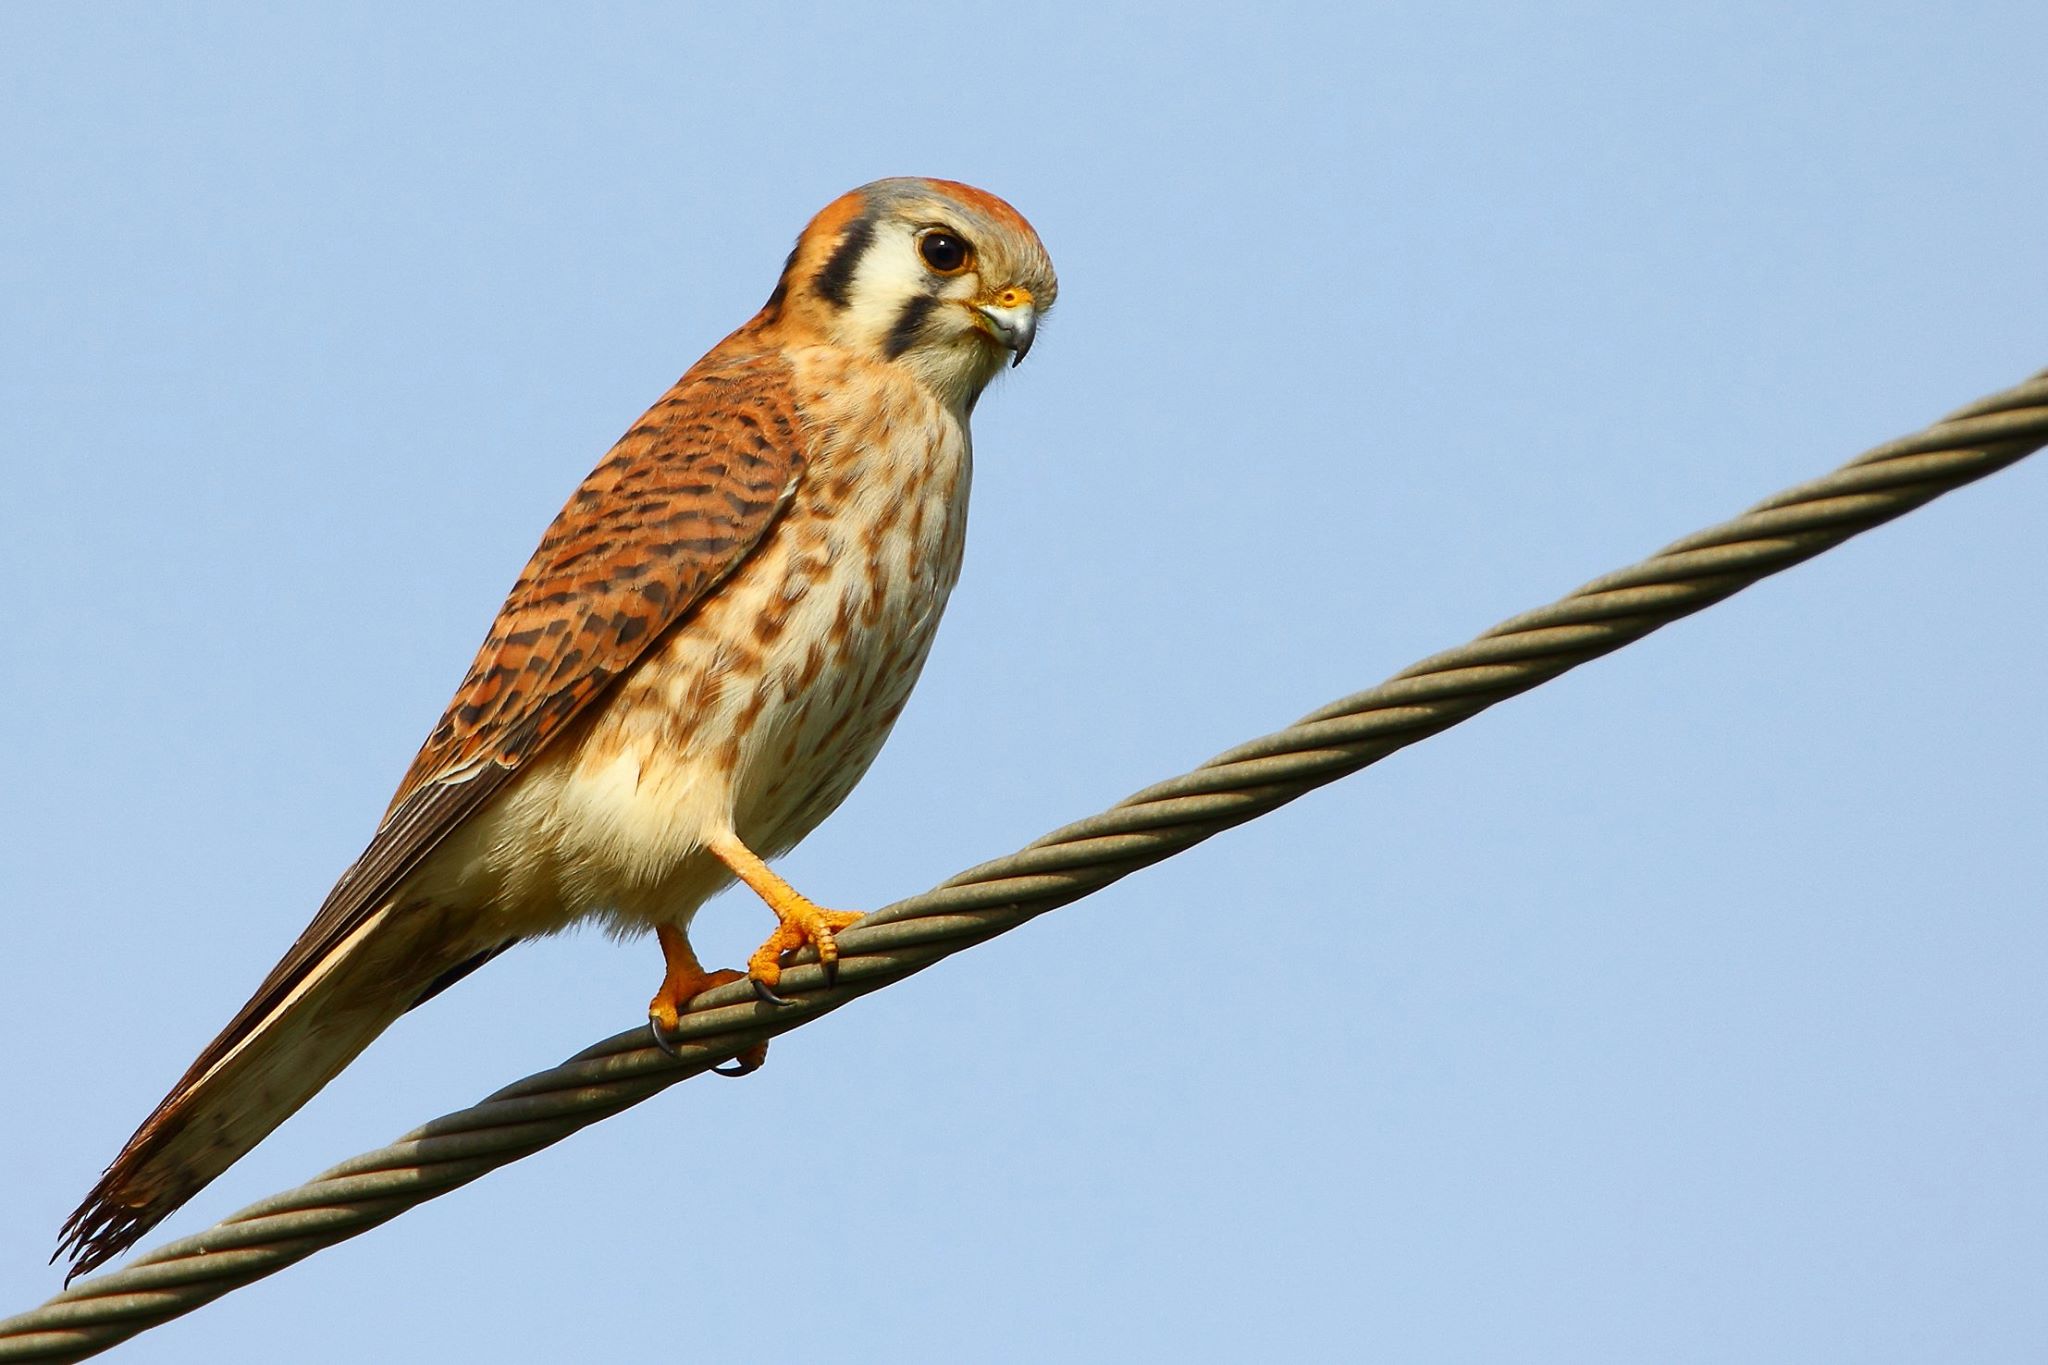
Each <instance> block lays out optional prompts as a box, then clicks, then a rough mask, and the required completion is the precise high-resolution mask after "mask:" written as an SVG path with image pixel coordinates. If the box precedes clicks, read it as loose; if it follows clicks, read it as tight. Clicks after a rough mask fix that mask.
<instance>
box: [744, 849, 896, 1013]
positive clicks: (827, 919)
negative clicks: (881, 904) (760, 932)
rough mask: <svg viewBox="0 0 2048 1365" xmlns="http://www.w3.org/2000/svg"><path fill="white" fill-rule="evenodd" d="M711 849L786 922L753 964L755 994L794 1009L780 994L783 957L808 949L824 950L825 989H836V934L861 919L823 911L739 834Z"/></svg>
mask: <svg viewBox="0 0 2048 1365" xmlns="http://www.w3.org/2000/svg"><path fill="white" fill-rule="evenodd" d="M709 847H710V849H711V853H712V856H714V857H716V858H717V859H718V861H720V862H722V863H724V864H725V865H726V867H728V868H730V869H731V870H732V875H733V876H735V877H738V878H739V879H740V880H741V881H743V882H745V883H746V884H747V885H748V886H750V887H752V888H753V891H754V894H755V895H757V896H759V897H760V898H761V899H762V900H764V901H766V902H768V908H769V909H770V910H773V911H774V912H775V918H776V919H778V920H780V921H782V922H781V923H780V924H778V925H776V926H775V932H774V933H772V934H770V935H769V936H768V941H767V942H766V943H764V944H762V945H761V946H760V947H759V948H757V949H755V950H754V955H753V956H752V957H750V958H748V959H747V975H748V976H749V977H751V978H753V982H754V994H755V995H758V996H760V997H761V998H762V999H763V1000H765V1001H767V1002H768V1003H769V1004H771V1005H786V1004H788V1003H789V1002H788V1001H787V1000H784V999H783V998H782V997H781V996H779V995H777V994H776V993H775V988H776V987H777V986H778V985H780V984H782V955H783V954H784V953H793V952H795V951H796V950H797V949H799V948H802V947H805V946H806V945H808V946H810V947H813V948H816V949H817V950H818V965H819V966H821V967H823V968H824V969H825V984H827V985H830V984H832V982H834V981H835V980H837V979H838V977H839V944H838V942H837V941H836V940H834V939H833V937H832V934H833V931H834V930H837V929H844V928H846V926H848V925H849V924H852V923H854V922H855V921H856V920H858V919H860V916H859V915H853V914H848V913H847V912H845V911H843V910H822V909H820V908H818V906H816V905H814V904H813V903H812V902H811V901H810V900H809V898H807V897H805V896H804V895H802V894H801V893H800V892H798V890H797V889H796V888H795V887H793V886H791V885H790V884H789V883H788V882H786V881H784V880H782V878H780V877H778V876H776V875H775V874H774V873H773V872H772V871H770V870H769V868H768V864H766V863H764V862H762V861H761V860H760V858H759V857H757V856H755V853H754V850H752V849H750V848H748V847H747V846H746V845H745V844H743V843H741V842H740V841H739V836H737V835H734V834H727V835H724V836H723V837H721V838H716V839H713V840H711V841H710V844H709Z"/></svg>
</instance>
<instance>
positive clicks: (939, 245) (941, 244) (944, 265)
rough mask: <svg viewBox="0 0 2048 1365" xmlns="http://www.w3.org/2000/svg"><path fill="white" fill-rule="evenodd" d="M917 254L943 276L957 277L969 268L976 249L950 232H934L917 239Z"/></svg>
mask: <svg viewBox="0 0 2048 1365" xmlns="http://www.w3.org/2000/svg"><path fill="white" fill-rule="evenodd" d="M917 254H918V255H920V256H922V257H924V263H925V264H926V265H928V266H930V267H931V268H932V269H933V270H936V271H938V272H939V274H941V275H957V274H959V273H960V272H961V271H963V270H965V269H966V268H967V262H968V261H969V260H971V259H972V258H973V256H974V248H973V247H970V246H969V245H967V243H966V242H965V241H963V240H962V239H961V238H958V237H955V236H954V235H953V234H952V233H950V232H941V231H932V232H927V233H926V234H925V235H924V236H922V237H920V238H918V239H917Z"/></svg>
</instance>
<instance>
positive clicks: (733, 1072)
mask: <svg viewBox="0 0 2048 1365" xmlns="http://www.w3.org/2000/svg"><path fill="white" fill-rule="evenodd" d="M711 1069H712V1070H713V1071H714V1072H716V1073H718V1074H719V1075H721V1076H751V1075H752V1074H753V1073H755V1072H756V1071H759V1070H760V1069H761V1064H760V1063H759V1062H749V1061H745V1060H743V1059H741V1058H739V1057H735V1058H733V1059H732V1060H731V1061H730V1062H728V1063H726V1064H725V1065H724V1066H714V1067H712V1068H711Z"/></svg>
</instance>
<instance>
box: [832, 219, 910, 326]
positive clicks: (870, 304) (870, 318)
mask: <svg viewBox="0 0 2048 1365" xmlns="http://www.w3.org/2000/svg"><path fill="white" fill-rule="evenodd" d="M930 286H931V275H930V273H929V272H928V271H927V270H926V269H925V267H924V262H922V261H920V260H919V259H918V258H917V234H916V233H914V232H913V231H911V229H910V227H909V225H907V224H904V223H896V222H884V223H879V224H877V225H876V227H875V235H874V240H873V241H872V242H870V243H869V245H868V249H867V250H866V251H865V252H864V253H862V255H861V258H860V263H859V264H858V265H857V266H855V267H854V272H853V285H852V287H851V288H850V289H848V290H847V307H846V311H845V312H844V313H842V314H841V315H840V316H841V318H842V321H841V324H840V325H841V328H842V329H843V334H844V335H845V336H846V337H847V338H848V339H849V340H852V339H858V340H859V342H860V343H861V344H862V345H863V346H864V347H869V348H872V347H878V346H880V344H881V343H882V341H883V339H884V338H886V337H887V336H888V335H889V331H890V329H891V328H893V327H894V326H895V325H896V319H897V317H898V316H899V315H900V314H901V313H902V312H903V305H904V304H906V303H908V302H909V301H910V300H911V299H913V298H915V297H917V296H918V295H919V294H923V293H927V292H929V290H930Z"/></svg>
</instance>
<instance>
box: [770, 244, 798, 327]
mask: <svg viewBox="0 0 2048 1365" xmlns="http://www.w3.org/2000/svg"><path fill="white" fill-rule="evenodd" d="M797 251H798V248H796V247H791V248H790V249H789V259H788V260H786V261H784V262H783V263H782V274H781V275H780V276H779V277H777V279H776V281H775V292H774V293H772V294H770V295H769V296H768V303H767V306H766V311H767V313H768V316H770V317H777V316H779V315H780V314H781V312H782V301H783V300H784V299H787V298H788V297H789V273H790V272H791V271H792V270H795V269H796V253H797Z"/></svg>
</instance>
